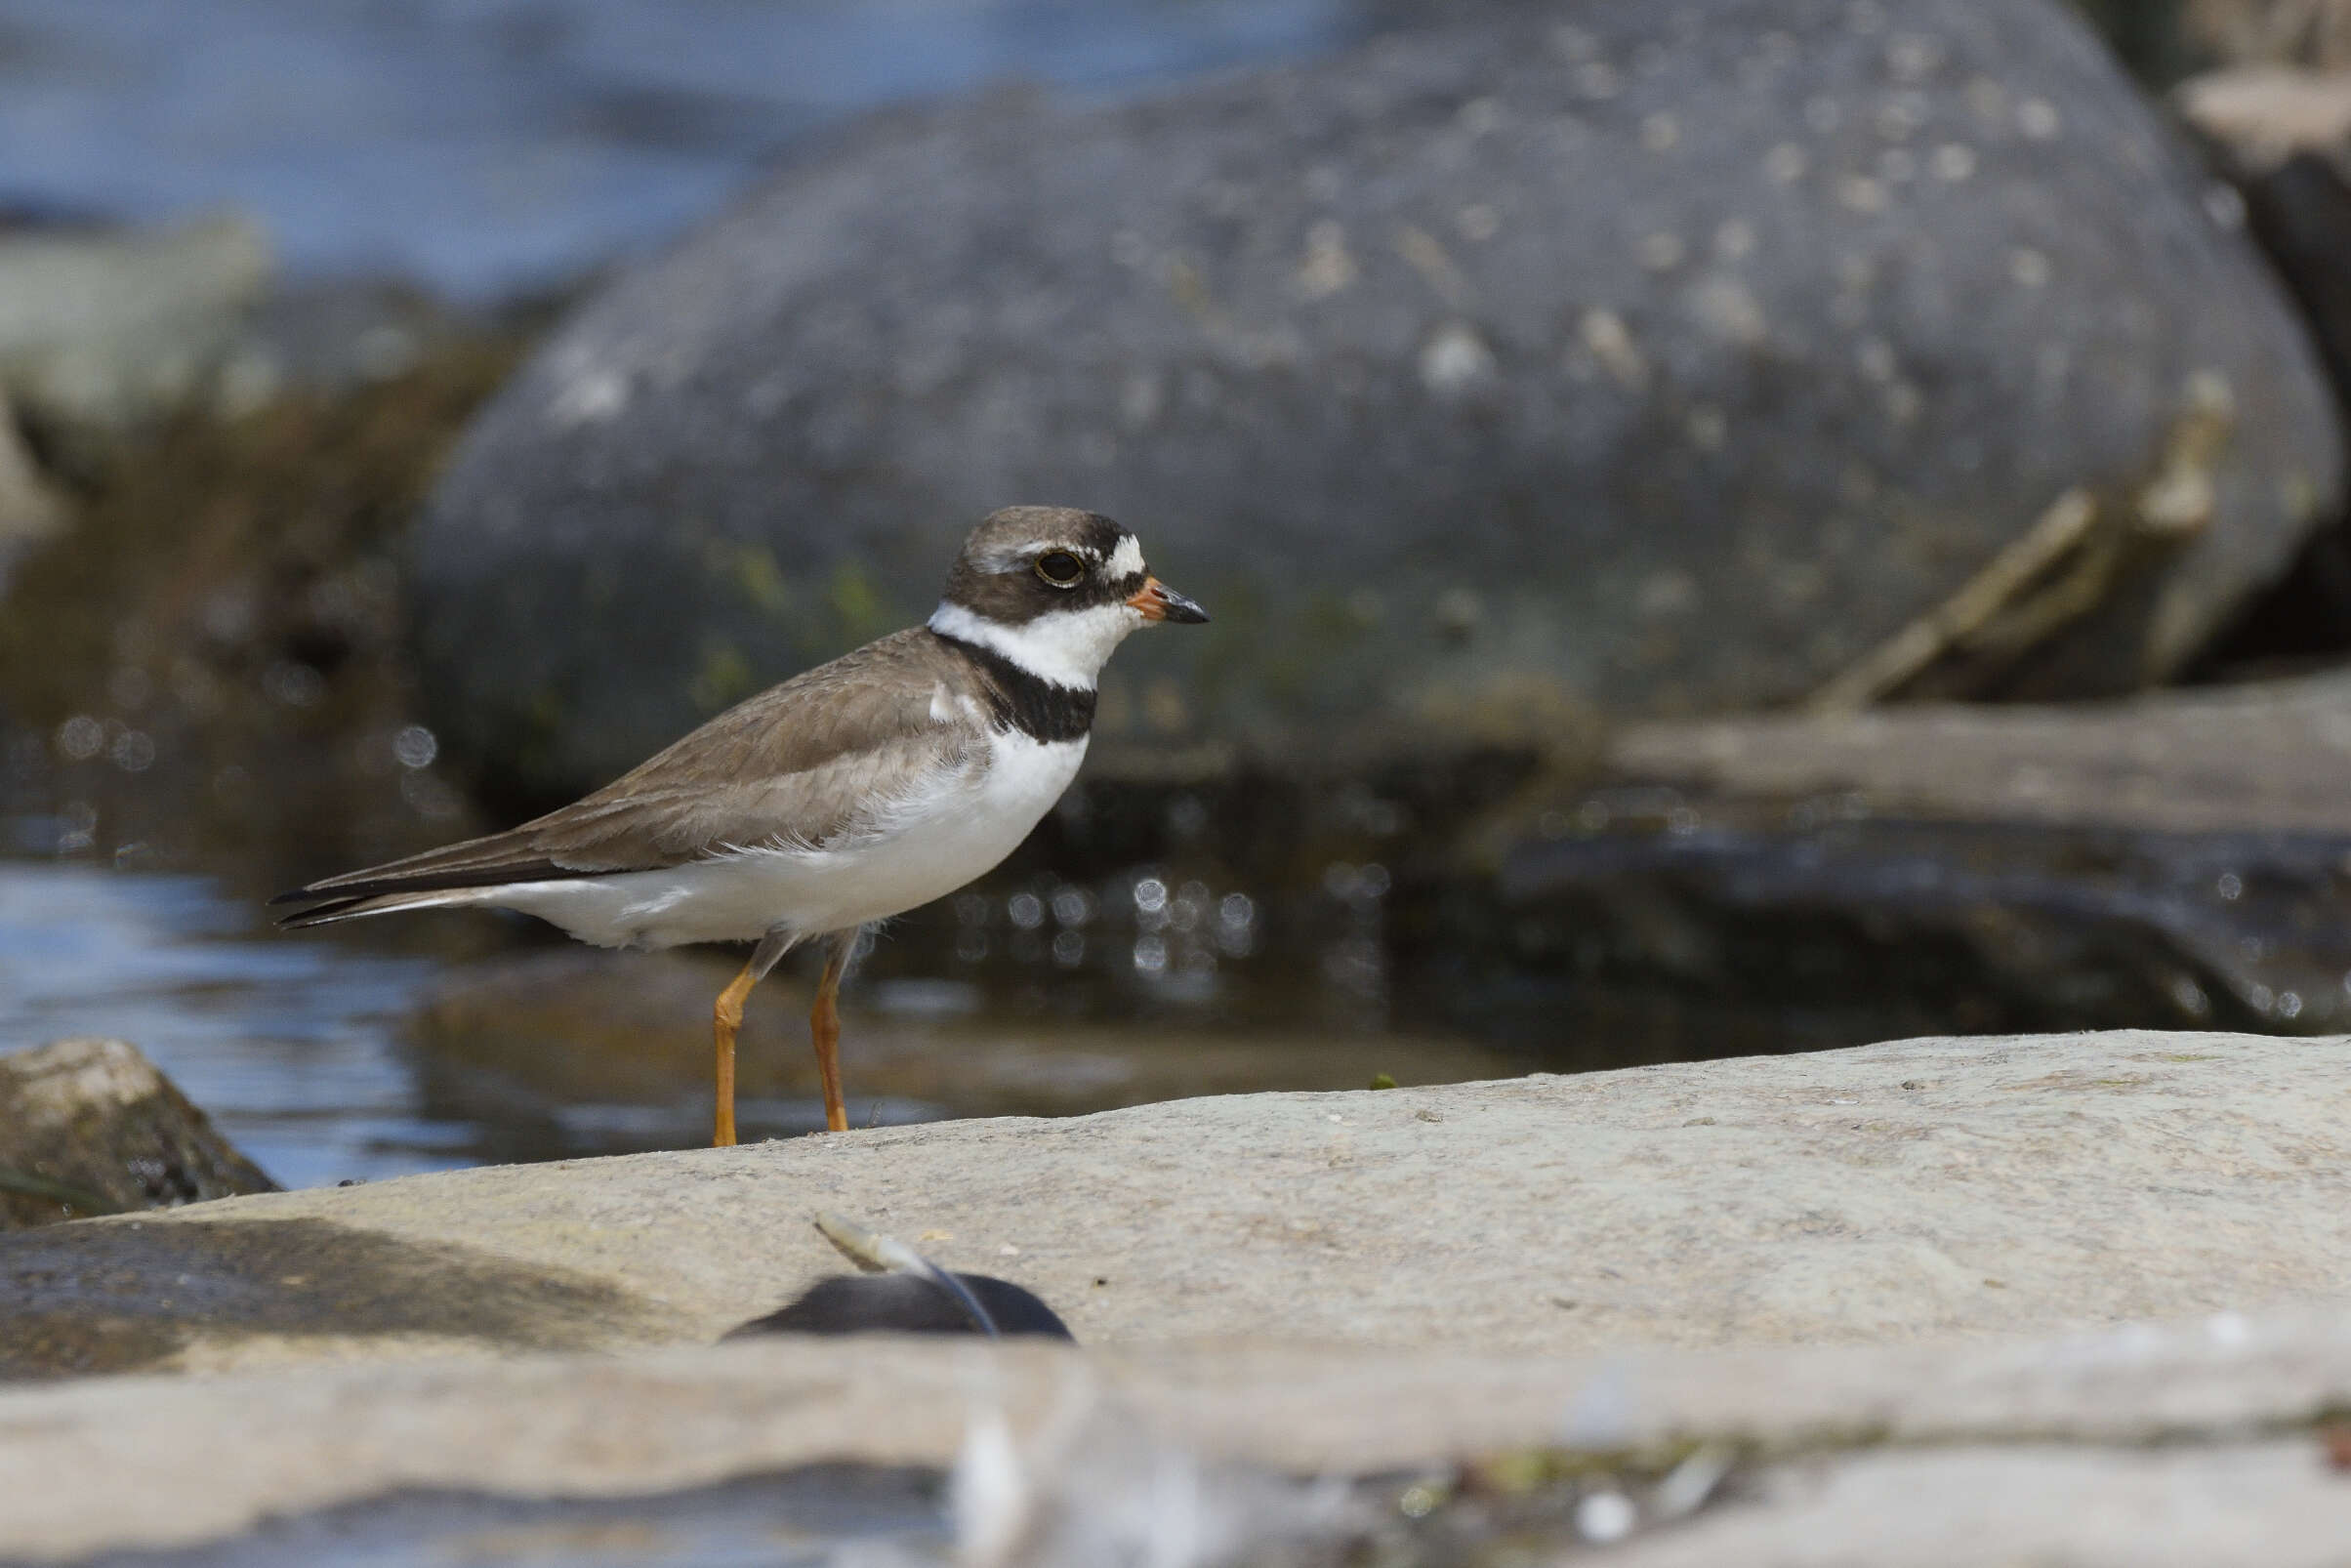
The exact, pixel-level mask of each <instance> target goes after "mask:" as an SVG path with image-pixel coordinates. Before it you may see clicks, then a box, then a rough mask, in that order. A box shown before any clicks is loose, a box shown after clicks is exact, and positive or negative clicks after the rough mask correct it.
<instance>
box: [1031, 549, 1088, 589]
mask: <svg viewBox="0 0 2351 1568" xmlns="http://www.w3.org/2000/svg"><path fill="white" fill-rule="evenodd" d="M1037 575H1038V576H1040V577H1042V578H1044V579H1045V580H1046V581H1047V582H1049V583H1051V584H1052V585H1053V586H1054V587H1055V588H1075V587H1077V586H1078V579H1079V578H1081V577H1083V576H1085V575H1086V563H1085V562H1084V561H1082V560H1080V559H1078V557H1075V556H1073V555H1071V554H1070V553H1069V552H1068V551H1066V550H1049V551H1047V552H1046V553H1045V554H1044V555H1042V556H1039V557H1037Z"/></svg>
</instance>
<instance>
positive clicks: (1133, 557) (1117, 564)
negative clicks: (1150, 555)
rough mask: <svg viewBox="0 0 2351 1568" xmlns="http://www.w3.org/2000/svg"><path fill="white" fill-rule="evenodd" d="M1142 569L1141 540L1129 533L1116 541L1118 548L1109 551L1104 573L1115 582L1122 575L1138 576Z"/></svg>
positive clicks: (1122, 576)
mask: <svg viewBox="0 0 2351 1568" xmlns="http://www.w3.org/2000/svg"><path fill="white" fill-rule="evenodd" d="M1142 569H1143V542H1142V541H1141V540H1139V539H1137V538H1135V537H1134V535H1133V534H1129V535H1127V536H1126V537H1125V538H1123V539H1121V540H1120V541H1119V542H1118V548H1117V549H1116V550H1113V551H1112V552H1111V553H1110V560H1109V564H1108V566H1107V567H1106V568H1105V575H1107V576H1108V577H1110V578H1111V580H1112V581H1114V582H1115V581H1117V580H1118V579H1120V578H1124V577H1134V576H1139V575H1140V574H1141V572H1142Z"/></svg>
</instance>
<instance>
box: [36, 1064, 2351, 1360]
mask: <svg viewBox="0 0 2351 1568" xmlns="http://www.w3.org/2000/svg"><path fill="white" fill-rule="evenodd" d="M2347 1113H2351V1056H2347V1055H2346V1053H2345V1044H2344V1041H2343V1040H2342V1039H2340V1038H2324V1039H2275V1038H2264V1037H2254V1036H2244V1035H2222V1034H2192V1033H2179V1034H2165V1033H2146V1032H2115V1033H2108V1034H2092V1035H2075V1036H2043V1037H2022V1038H1985V1039H1949V1038H1938V1039H1923V1040H1912V1041H1901V1042H1895V1043H1891V1044H1885V1045H1877V1046H1870V1047H1864V1048H1861V1049H1858V1050H1850V1051H1836V1052H1819V1053H1813V1054H1805V1055H1794V1056H1778V1057H1752V1058H1742V1059H1732V1060H1722V1061H1712V1062H1699V1063H1691V1064H1683V1065H1675V1066H1665V1067H1645V1068H1635V1069H1631V1070H1629V1071H1621V1072H1610V1073H1596V1074H1590V1075H1587V1076H1580V1077H1572V1078H1560V1077H1549V1076H1542V1075H1538V1076H1535V1077H1530V1078H1525V1079H1518V1080H1511V1081H1505V1082H1497V1083H1484V1084H1464V1085H1456V1086H1452V1087H1448V1088H1437V1089H1410V1090H1392V1091H1382V1092H1368V1091H1360V1092H1354V1093H1303V1094H1255V1095H1235V1096H1228V1097H1220V1098H1204V1099H1191V1100H1182V1101H1176V1102H1172V1103H1167V1104H1160V1105H1150V1106H1140V1107H1135V1108H1133V1109H1128V1110H1121V1111H1113V1112H1106V1113H1103V1114H1100V1115H1095V1116H1089V1117H1080V1118H1072V1119H1066V1120H1050V1121H1037V1120H1016V1119H1005V1120H996V1121H978V1122H962V1123H946V1124H937V1125H931V1126H924V1127H915V1128H887V1129H877V1130H873V1131H868V1132H853V1133H849V1134H846V1135H831V1136H826V1137H820V1138H802V1139H795V1140H792V1141H788V1142H776V1143H768V1144H762V1145H756V1146H749V1147H743V1148H738V1149H731V1150H701V1151H694V1152H685V1153H669V1154H655V1155H639V1156H631V1157H625V1158H618V1159H607V1160H583V1161H571V1162H564V1163H561V1164H555V1165H540V1166H519V1167H505V1168H486V1169H478V1170H472V1171H463V1172H456V1173H450V1174H445V1175H434V1176H411V1177H405V1178H402V1179H399V1180H394V1181H387V1182H382V1183H378V1184H373V1185H368V1186H360V1187H351V1188H335V1189H319V1190H312V1191H305V1192H294V1193H284V1194H271V1195H264V1196H258V1197H248V1198H237V1199H229V1200H226V1201H223V1202H218V1203H211V1204H202V1205H196V1206H192V1207H190V1208H187V1209H183V1210H177V1211H173V1212H172V1213H170V1214H168V1215H154V1216H142V1217H125V1218H115V1219H103V1220H92V1221H81V1222H76V1223H72V1224H67V1225H61V1226H52V1227H49V1228H47V1229H44V1230H41V1231H35V1232H27V1233H25V1234H22V1235H19V1236H15V1237H9V1238H0V1374H13V1375H15V1376H19V1377H39V1376H44V1375H56V1374H60V1373H73V1372H82V1371H106V1370H112V1371H122V1370H136V1369H140V1368H143V1367H153V1368H172V1369H195V1370H207V1369H209V1370H218V1369H223V1368H227V1367H236V1366H257V1365H266V1364H271V1363H287V1362H296V1361H304V1360H313V1359H317V1358H320V1357H327V1356H333V1357H349V1356H352V1355H367V1356H376V1357H381V1356H387V1355H443V1354H450V1353H469V1354H474V1355H479V1354H484V1353H495V1352H506V1351H516V1350H531V1349H594V1350H614V1349H620V1348H624V1347H643V1346H651V1345H660V1344H702V1343H708V1342H710V1341H714V1340H716V1339H717V1338H718V1337H719V1336H720V1335H721V1334H722V1333H723V1332H724V1331H725V1330H727V1329H728V1328H730V1327H732V1326H733V1325H735V1324H737V1323H740V1322H742V1321H744V1320H746V1319H748V1318H750V1317H753V1316H755V1315H758V1314H761V1313H763V1312H766V1311H769V1310H771V1309H773V1308H774V1307H775V1306H777V1305H779V1304H780V1303H782V1302H783V1301H784V1300H788V1299H789V1298H791V1297H792V1296H794V1295H796V1294H797V1293H798V1292H800V1291H801V1290H802V1289H804V1288H805V1287H806V1286H807V1285H808V1284H809V1283H810V1282H811V1281H812V1280H814V1279H816V1278H818V1277H820V1276H822V1275H826V1274H830V1273H836V1272H841V1271H843V1270H842V1264H841V1261H840V1259H838V1258H837V1257H836V1256H835V1255H834V1254H833V1253H832V1251H831V1250H830V1248H829V1247H828V1246H827V1245H826V1244H825V1243H824V1242H823V1241H822V1240H821V1239H820V1238H819V1236H818V1235H817V1234H816V1232H815V1230H814V1229H813V1228H812V1227H811V1225H810V1224H809V1217H810V1215H811V1214H812V1213H813V1212H814V1211H817V1210H820V1209H830V1210H837V1211H839V1212H841V1213H843V1214H846V1215H848V1216H850V1217H854V1218H857V1219H859V1220H861V1221H863V1222H865V1223H867V1224H871V1225H874V1226H877V1227H879V1228H882V1229H885V1230H888V1231H890V1232H893V1233H895V1234H897V1235H899V1236H900V1237H902V1238H903V1239H905V1240H907V1241H909V1242H911V1243H913V1244H915V1245H916V1246H918V1247H920V1248H921V1249H923V1250H924V1251H925V1252H927V1253H928V1254H929V1255H930V1256H931V1257H932V1258H933V1259H936V1260H937V1261H939V1262H940V1263H942V1264H944V1265H946V1266H948V1267H951V1268H956V1269H962V1270H966V1271H972V1272H981V1273H989V1274H996V1275H1001V1276H1004V1277H1008V1278H1011V1279H1013V1280H1015V1281H1017V1282H1018V1283H1020V1284H1023V1285H1025V1286H1027V1287H1029V1288H1030V1289H1032V1290H1035V1291H1036V1292H1038V1293H1039V1294H1040V1295H1041V1296H1043V1297H1044V1298H1045V1300H1048V1301H1049V1302H1051V1303H1052V1305H1053V1307H1054V1308H1055V1309H1056V1310H1058V1311H1059V1312H1060V1314H1061V1315H1062V1316H1063V1317H1064V1318H1065V1319H1066V1320H1067V1321H1068V1322H1069V1324H1070V1325H1071V1327H1072V1328H1073V1330H1074V1331H1075V1332H1076V1334H1077V1337H1078V1339H1079V1340H1080V1341H1081V1342H1083V1343H1085V1344H1088V1345H1090V1346H1113V1345H1146V1344H1166V1343H1175V1342H1200V1341H1224V1340H1232V1339H1238V1338H1247V1339H1250V1340H1253V1341H1294V1342H1319V1343H1323V1344H1331V1345H1352V1346H1389V1347H1401V1346H1421V1347H1425V1346H1457V1347H1473V1348H1475V1349H1477V1350H1479V1351H1482V1352H1486V1353H1496V1354H1500V1353H1520V1354H1539V1355H1560V1354H1579V1353H1591V1352H1595V1351H1600V1350H1613V1349H1618V1348H1623V1347H1626V1346H1630V1345H1655V1346H1681V1347H1731V1346H1742V1345H1745V1346H1762V1345H1791V1344H1837V1343H1843V1344H1860V1343H1881V1344H1882V1343H1889V1342H1901V1341H1930V1340H1944V1339H1950V1338H1952V1337H1955V1336H1981V1335H2028V1334H2047V1333H2056V1332H2062V1331H2066V1330H2071V1329H2077V1328H2081V1327H2083V1326H2091V1325H2100V1324H2109V1323H2114V1322H2117V1321H2121V1320H2124V1319H2132V1318H2150V1317H2152V1318H2165V1317H2179V1316H2189V1315H2196V1314H2202V1313H2208V1312H2213V1311H2219V1310H2227V1309H2237V1310H2249V1309H2252V1308H2255V1307H2259V1306H2263V1305H2266V1304H2273V1303H2281V1302H2287V1301H2292V1300H2303V1301H2310V1300H2320V1301H2328V1302H2340V1301H2342V1300H2345V1299H2346V1298H2347V1297H2351V1174H2347V1168H2351V1160H2346V1147H2345V1145H2346V1140H2347V1138H2351V1134H2347V1133H2346V1129H2351V1114H2347Z"/></svg>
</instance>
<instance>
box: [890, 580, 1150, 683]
mask: <svg viewBox="0 0 2351 1568" xmlns="http://www.w3.org/2000/svg"><path fill="white" fill-rule="evenodd" d="M1142 624H1143V612H1142V611H1140V610H1138V609H1133V608H1130V607H1129V606H1127V605H1125V604H1097V605H1095V606H1094V607H1093V609H1088V610H1063V611H1059V612H1057V613H1056V612H1051V611H1049V612H1048V613H1046V614H1043V615H1040V616H1038V617H1037V618H1036V619H1035V620H1033V621H1030V622H1029V623H1028V624H1027V625H1025V626H1007V625H1006V624H1005V623H1004V622H1002V621H991V620H989V619H988V618H987V617H986V616H984V615H974V614H973V613H971V611H969V610H968V609H966V608H964V607H963V606H962V605H961V604H951V603H947V602H944V601H942V602H941V603H940V605H939V607H938V608H937V609H935V610H932V611H931V612H930V629H931V630H932V631H933V632H936V633H937V634H938V635H939V636H941V637H951V638H954V639H955V640H957V641H959V642H969V643H972V644H974V645H975V646H978V647H983V648H986V649H987V650H988V651H989V652H991V653H1001V654H1003V655H1004V656H1005V657H1006V658H1008V659H1010V660H1011V661H1012V662H1013V663H1014V664H1016V665H1018V666H1020V668H1021V669H1023V670H1026V671H1027V672H1028V673H1029V674H1030V675H1033V676H1035V677H1036V678H1037V679H1038V680H1040V681H1052V683H1053V684H1054V685H1056V686H1068V687H1070V688H1071V689H1073V690H1077V691H1092V690H1093V681H1094V677H1096V676H1098V675H1100V674H1101V673H1102V666H1103V665H1104V664H1105V663H1107V662H1108V660H1109V658H1110V655H1111V653H1112V652H1113V651H1114V650H1115V649H1116V648H1117V647H1118V645H1119V644H1120V643H1121V642H1124V641H1126V640H1127V637H1128V634H1130V633H1132V632H1134V630H1135V629H1136V628H1138V627H1140V626H1141V625H1142Z"/></svg>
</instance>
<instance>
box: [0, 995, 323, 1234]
mask: <svg viewBox="0 0 2351 1568" xmlns="http://www.w3.org/2000/svg"><path fill="white" fill-rule="evenodd" d="M276 1185H277V1184H276V1183H275V1182H273V1181H271V1180H270V1179H269V1178H268V1176H266V1175H264V1174H263V1172H262V1171H261V1169H260V1168H259V1167H257V1166H255V1165H254V1164H253V1162H252V1161H250V1160H248V1159H246V1158H245V1156H244V1155H243V1154H241V1153H239V1152H238V1151H237V1149H236V1148H235V1147H234V1146H233V1145H232V1144H230V1143H229V1141H228V1140H227V1138H226V1137H224V1136H222V1135H221V1134H220V1133H219V1132H218V1131H217V1130H216V1129H215V1128H214V1127H213V1125H212V1123H211V1121H210V1120H209V1119H208V1118H207V1117H206V1116H205V1115H204V1113H203V1112H202V1111H201V1110H198V1109H197V1108H196V1107H195V1106H194V1105H193V1104H191V1103H189V1101H188V1099H187V1096H186V1095H185V1094H183V1093H180V1091H179V1090H178V1089H177V1088H176V1087H174V1085H173V1084H172V1082H171V1080H170V1079H168V1078H166V1077H164V1076H163V1074H162V1073H161V1072H159V1071H157V1070H156V1068H155V1066H154V1064H153V1063H152V1062H150V1061H148V1060H147V1059H146V1058H145V1057H144V1055H142V1054H141V1053H140V1052H139V1050H138V1048H137V1047H135V1046H132V1045H129V1044H127V1043H125V1042H123V1041H120V1040H60V1041H56V1042H54V1043H53V1044H50V1045H46V1046H42V1047H40V1048H38V1049H36V1050H32V1051H21V1052H15V1053H13V1054H10V1055H0V1231H7V1230H12V1229H20V1228H23V1227H26V1226H31V1225H43V1224H48V1223H51V1222H53V1221H56V1220H60V1219H72V1218H75V1217H83V1216H89V1215H103V1214H114V1213H118V1212H121V1211H124V1210H132V1209H160V1208H169V1207H172V1206H175V1205H178V1204H184V1203H193V1202H196V1201H199V1200H201V1199H206V1198H225V1197H230V1196H233V1195H235V1194H237V1193H243V1192H270V1191H274V1190H275V1189H276Z"/></svg>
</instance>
